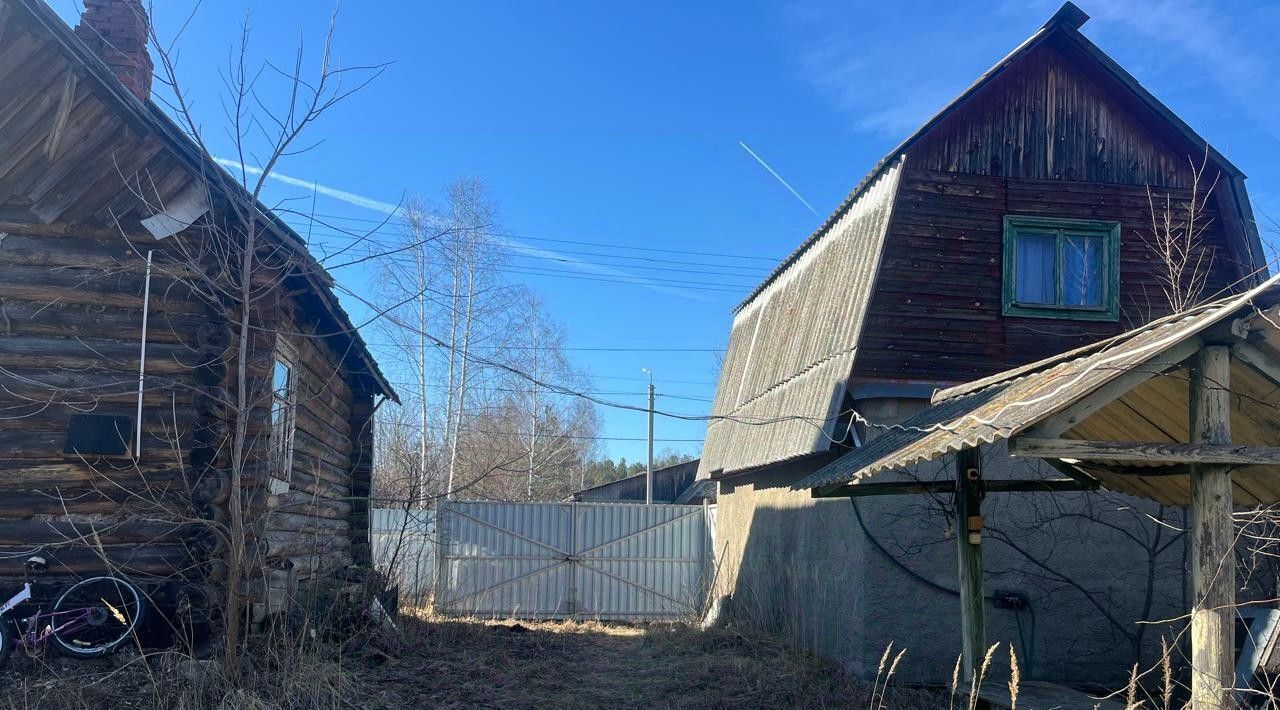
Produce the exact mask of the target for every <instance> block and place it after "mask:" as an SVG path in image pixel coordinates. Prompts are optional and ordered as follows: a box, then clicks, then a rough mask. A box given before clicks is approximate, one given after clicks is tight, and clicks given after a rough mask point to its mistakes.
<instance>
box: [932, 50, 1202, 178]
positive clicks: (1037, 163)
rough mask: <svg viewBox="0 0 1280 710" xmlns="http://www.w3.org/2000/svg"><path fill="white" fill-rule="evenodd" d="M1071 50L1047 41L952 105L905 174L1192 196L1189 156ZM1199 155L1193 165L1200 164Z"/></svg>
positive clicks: (1200, 152)
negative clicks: (1145, 188) (1179, 191)
mask: <svg viewBox="0 0 1280 710" xmlns="http://www.w3.org/2000/svg"><path fill="white" fill-rule="evenodd" d="M1077 55H1078V53H1077V52H1076V51H1074V50H1073V49H1072V48H1071V47H1070V46H1069V45H1066V44H1062V43H1052V42H1046V43H1043V44H1040V45H1038V46H1037V47H1035V48H1033V49H1032V50H1030V51H1029V52H1028V53H1027V54H1026V56H1025V57H1023V58H1022V59H1021V60H1020V61H1018V62H1015V63H1014V64H1012V65H1010V66H1009V67H1007V68H1006V69H1005V70H1004V71H1003V73H1002V74H1001V75H1000V76H998V77H996V78H995V79H994V80H992V81H991V82H990V83H989V84H987V85H986V86H984V87H982V89H980V90H979V91H978V92H977V93H975V94H974V95H973V96H972V97H970V99H969V100H968V101H965V102H964V103H962V104H960V105H958V106H956V107H955V108H954V110H953V111H952V112H951V113H950V114H949V115H948V116H947V117H946V118H945V119H944V120H943V121H941V122H940V123H939V124H938V125H937V126H935V127H933V129H931V130H930V131H928V133H926V134H925V135H923V136H921V137H920V139H919V140H918V141H916V142H915V143H914V144H913V145H912V146H911V147H910V150H909V154H910V156H911V165H912V166H913V167H918V168H923V169H927V170H941V171H945V172H954V173H968V174H974V175H996V176H1006V177H1022V178H1032V179H1040V180H1069V181H1081V182H1097V183H1112V184H1127V185H1152V186H1158V187H1190V186H1191V179H1192V176H1191V165H1190V163H1189V162H1188V150H1187V149H1186V146H1184V145H1182V142H1181V141H1180V140H1178V139H1177V138H1176V137H1175V136H1173V135H1172V134H1171V132H1170V131H1169V129H1167V128H1165V129H1164V130H1163V131H1162V130H1160V128H1159V126H1160V122H1159V121H1152V120H1149V119H1146V118H1145V116H1148V115H1149V113H1150V112H1148V111H1141V110H1140V109H1138V108H1137V104H1136V102H1135V101H1133V100H1132V99H1130V98H1128V97H1127V96H1126V94H1125V93H1124V92H1123V91H1121V90H1119V89H1118V87H1117V86H1116V83H1115V82H1114V81H1111V80H1109V79H1108V78H1107V77H1106V76H1105V75H1104V74H1103V73H1102V72H1100V71H1098V70H1097V68H1096V67H1094V66H1093V64H1092V62H1087V61H1081V60H1080V58H1079V57H1078V56H1077ZM1203 151H1204V146H1198V150H1196V151H1193V152H1192V154H1191V157H1194V158H1196V159H1199V158H1202V157H1203Z"/></svg>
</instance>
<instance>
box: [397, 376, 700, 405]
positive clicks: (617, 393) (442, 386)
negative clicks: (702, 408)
mask: <svg viewBox="0 0 1280 710" xmlns="http://www.w3.org/2000/svg"><path fill="white" fill-rule="evenodd" d="M389 382H390V383H391V384H393V385H395V386H396V387H405V388H407V389H409V390H410V391H412V389H413V388H415V387H422V386H423V383H422V382H408V381H402V380H389ZM426 386H427V387H430V388H431V389H436V390H440V389H448V388H449V385H447V384H441V383H439V382H427V383H426ZM475 389H477V390H480V391H482V392H505V393H508V394H533V393H535V392H541V391H542V390H540V389H515V388H512V387H487V386H484V385H476V386H475ZM578 391H580V392H582V393H583V394H598V395H615V396H622V397H647V396H648V395H649V393H648V392H628V391H625V390H578ZM658 396H659V397H666V398H668V399H680V400H685V401H689V402H714V401H715V400H713V399H711V398H709V397H693V396H690V395H681V394H663V393H661V392H659V393H658Z"/></svg>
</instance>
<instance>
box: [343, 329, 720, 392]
mask: <svg viewBox="0 0 1280 710" xmlns="http://www.w3.org/2000/svg"><path fill="white" fill-rule="evenodd" d="M365 343H366V344H368V345H370V346H376V347H385V348H403V347H414V348H416V347H417V345H416V344H408V345H404V344H397V343H390V342H382V341H377V340H366V341H365ZM472 347H479V348H485V349H489V350H521V351H546V350H563V351H569V352H604V353H720V352H724V350H725V349H724V348H632V347H622V346H618V347H614V346H599V347H567V346H566V347H551V346H547V347H543V346H538V345H473V346H472ZM613 379H618V378H613ZM664 381H665V382H670V383H673V384H706V385H713V384H715V383H714V382H680V381H679V380H664Z"/></svg>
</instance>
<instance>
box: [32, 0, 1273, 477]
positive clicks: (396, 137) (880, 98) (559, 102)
mask: <svg viewBox="0 0 1280 710" xmlns="http://www.w3.org/2000/svg"><path fill="white" fill-rule="evenodd" d="M50 2H51V4H52V5H53V7H54V8H55V9H56V10H57V11H58V12H59V13H61V14H62V15H63V17H64V18H66V19H67V20H68V21H69V22H71V23H72V24H74V21H75V18H76V16H77V15H78V12H79V7H78V3H77V2H76V0H50ZM1058 4H1059V3H1057V2H1026V3H1013V2H1006V3H999V2H996V3H981V4H980V3H954V2H905V3H897V4H890V3H849V2H779V3H769V2H705V3H688V2H679V3H677V2H645V3H621V2H585V1H583V2H545V1H544V2H534V1H532V0H529V1H522V2H485V1H479V0H478V1H473V2H465V3H461V2H390V1H384V0H363V1H362V2H348V3H345V4H343V6H342V7H341V9H340V12H339V15H338V30H337V42H336V55H337V59H338V60H339V61H340V62H341V63H343V64H345V65H353V64H369V63H377V62H388V61H389V62H393V64H392V65H391V66H390V67H389V68H388V69H387V71H386V73H385V74H384V75H383V76H382V77H381V78H380V79H379V80H378V81H377V82H375V83H374V84H373V85H372V86H370V87H369V88H367V89H366V90H364V91H363V92H361V93H359V94H357V95H356V96H355V97H354V98H352V99H351V100H350V101H348V102H347V103H346V104H343V105H341V106H339V107H338V108H337V109H336V110H334V111H333V112H332V113H330V114H328V115H327V116H326V117H325V119H324V120H323V121H322V122H321V123H320V124H318V125H317V126H316V127H315V129H314V132H313V133H312V137H313V138H323V143H322V144H321V145H319V146H318V147H316V148H315V149H314V150H312V151H310V152H307V153H305V154H303V155H299V156H295V157H293V158H290V159H289V160H288V161H287V162H286V163H285V164H283V165H282V166H280V168H279V170H280V172H281V173H283V174H286V175H290V176H295V177H297V178H299V179H301V180H303V181H306V182H311V181H314V182H316V183H319V184H321V185H324V186H327V187H330V188H333V189H335V190H341V191H345V192H348V193H351V194H353V195H359V196H363V197H365V198H368V199H369V200H373V201H381V202H387V203H397V202H399V201H400V200H401V198H402V196H404V195H422V196H425V197H428V198H430V197H435V196H437V195H438V194H439V193H440V191H441V189H442V188H443V187H444V186H445V185H447V184H448V183H449V182H451V181H452V180H454V179H456V178H458V177H462V176H474V177H478V178H481V179H482V180H484V181H485V182H486V183H487V185H488V187H489V188H490V190H491V191H492V193H493V195H494V197H495V198H496V200H497V202H498V204H499V207H500V210H501V224H502V227H503V228H504V231H506V232H509V233H511V234H513V235H516V237H517V238H520V239H523V240H526V241H525V242H524V243H527V244H530V245H533V246H537V247H539V248H543V249H548V250H563V251H579V252H581V251H592V252H596V253H605V254H612V255H615V256H613V257H601V256H590V257H587V256H583V257H581V258H583V259H590V260H594V261H596V262H600V263H609V264H614V265H617V264H630V265H631V266H626V267H623V266H614V267H611V268H621V269H624V270H625V271H626V272H628V273H631V274H634V275H635V276H637V277H642V278H650V279H657V278H662V279H672V280H674V283H671V282H663V285H664V286H667V287H668V288H661V289H659V288H651V287H645V286H637V285H633V284H623V283H611V282H606V281H590V280H585V279H582V278H565V277H566V276H568V277H574V276H578V277H581V276H585V275H590V274H589V272H584V271H582V270H580V269H579V270H575V269H574V268H572V267H565V266H563V265H556V264H550V263H548V262H546V261H545V260H536V259H532V258H530V257H527V256H519V257H517V258H515V260H514V261H513V267H518V270H522V271H527V270H528V268H527V267H540V268H544V269H545V268H556V269H562V270H563V274H561V275H557V276H547V275H541V276H536V275H532V274H528V273H521V274H512V275H511V277H512V278H513V279H522V280H525V281H527V282H528V283H529V284H530V285H531V286H532V287H533V288H534V289H535V290H536V291H537V292H538V293H539V294H541V295H542V296H543V297H544V299H545V300H546V302H547V303H548V305H549V306H550V308H551V309H552V310H553V312H554V313H555V314H556V315H557V317H558V318H559V319H560V320H561V321H562V322H563V323H564V324H565V325H566V327H567V329H568V333H569V344H570V345H571V346H572V347H575V348H583V349H582V350H574V351H573V353H572V354H573V357H574V359H575V361H576V362H578V363H579V364H580V365H581V366H583V367H584V368H586V369H587V370H588V371H590V372H591V373H592V374H593V375H594V376H595V377H596V381H595V388H596V389H597V390H603V391H610V392H624V393H627V394H617V395H610V396H608V397H607V398H608V399H613V400H617V401H624V402H627V403H630V404H640V403H642V402H643V396H641V395H640V393H641V392H642V391H643V389H644V384H643V382H642V381H640V378H642V377H643V373H642V372H641V368H644V367H648V368H650V369H652V370H653V371H654V372H655V373H656V377H657V382H658V385H659V392H660V393H668V394H673V395H679V396H681V397H686V398H690V399H672V398H665V399H662V400H660V402H659V408H660V409H665V410H670V411H676V412H684V413H691V414H700V413H705V412H706V411H707V410H709V408H710V404H709V402H707V401H700V400H709V399H710V398H711V397H712V396H713V395H714V391H715V388H714V384H713V383H714V381H715V379H716V375H717V373H718V359H717V355H716V353H715V352H712V350H714V349H716V348H722V347H723V346H724V345H725V343H726V341H727V338H728V331H729V324H730V309H731V308H732V306H733V305H734V304H735V303H736V302H737V301H738V300H739V299H740V298H741V297H742V296H743V295H745V293H746V292H747V290H748V289H749V288H750V286H751V285H752V284H753V283H754V282H755V281H757V280H758V278H759V277H760V276H761V275H763V272H764V270H765V269H767V268H768V267H769V266H771V263H770V262H769V261H768V260H767V259H776V258H780V257H782V256H784V255H785V254H786V253H787V252H789V251H790V250H791V249H792V248H793V247H794V246H795V245H796V244H798V243H799V242H800V241H801V240H802V239H803V238H804V237H805V236H807V235H808V234H809V233H810V232H811V231H812V230H813V228H814V227H815V226H816V225H817V224H818V223H819V221H820V219H821V218H820V217H818V216H815V215H814V213H813V212H811V211H810V210H809V209H808V208H807V207H806V206H805V205H804V204H803V203H802V202H801V201H800V200H798V199H797V198H796V197H795V196H793V195H792V194H791V193H790V192H789V191H788V190H787V188H786V187H784V186H783V185H782V184H780V183H779V181H778V180H777V179H775V177H774V176H772V175H771V174H770V173H769V172H768V171H766V170H765V169H764V168H763V167H762V166H761V165H760V164H759V163H758V162H757V161H756V160H755V159H753V157H752V156H751V155H749V154H748V153H747V151H745V150H744V149H743V148H742V146H741V145H740V142H741V143H745V144H746V145H747V146H749V147H750V148H751V150H752V151H754V152H755V153H756V154H758V155H759V156H760V157H761V158H762V159H763V160H765V161H767V162H768V163H769V164H770V165H771V166H772V168H773V169H774V170H775V171H776V172H777V173H778V174H780V175H781V176H782V177H784V178H785V179H786V181H787V182H788V183H789V184H790V185H791V186H792V187H793V188H794V189H795V190H796V191H797V192H798V193H799V194H800V195H802V196H803V198H804V200H805V201H807V202H809V203H810V204H812V205H813V206H814V207H815V208H816V210H817V212H818V213H820V214H823V215H825V214H826V213H827V212H828V211H829V210H831V209H832V208H833V207H834V206H835V205H836V204H837V203H838V202H839V201H840V200H841V199H842V198H843V197H844V196H845V194H846V193H847V191H848V190H849V189H851V188H852V187H853V185H854V184H855V183H857V181H858V180H859V179H860V178H861V177H862V176H863V175H864V174H865V173H866V172H867V171H868V170H869V169H870V168H871V166H872V165H873V164H874V163H875V161H876V160H878V159H879V158H881V157H883V155H884V154H885V153H886V152H887V151H888V150H889V149H891V148H892V147H893V146H894V145H896V144H897V143H898V142H899V141H900V140H901V139H902V138H903V137H905V135H906V134H907V133H909V132H910V131H911V130H913V129H914V128H915V127H916V126H918V125H919V124H920V123H921V122H923V121H924V120H925V119H926V118H928V117H929V116H930V115H931V114H932V113H933V112H934V111H936V110H937V109H939V108H941V107H942V106H943V105H944V104H946V103H947V102H948V101H949V100H950V99H951V98H952V97H954V96H955V95H956V94H958V93H959V92H960V91H961V90H963V89H964V88H965V87H966V86H967V85H968V84H969V83H971V82H972V81H973V80H974V79H975V78H976V77H977V76H978V75H979V74H980V73H981V72H983V71H984V70H985V69H987V68H988V67H989V66H990V65H992V64H993V63H995V62H996V61H997V60H998V59H1000V57H1002V56H1003V55H1005V54H1006V53H1008V51H1009V50H1011V49H1012V48H1013V47H1014V46H1016V45H1017V44H1018V43H1019V42H1021V41H1022V40H1023V39H1025V38H1026V37H1027V36H1028V35H1030V34H1031V33H1032V32H1033V31H1034V30H1035V29H1036V28H1037V27H1039V25H1040V24H1042V23H1043V22H1044V21H1045V20H1046V19H1047V18H1048V17H1049V16H1050V15H1051V14H1052V13H1053V12H1054V10H1056V9H1057V7H1058ZM1079 4H1080V5H1081V7H1082V8H1083V9H1084V10H1085V11H1086V12H1088V13H1089V14H1090V15H1092V16H1093V19H1092V20H1090V21H1089V23H1088V24H1086V25H1085V27H1084V32H1085V34H1087V35H1088V36H1089V37H1091V38H1092V39H1093V40H1094V41H1095V42H1096V43H1097V44H1099V45H1100V46H1101V47H1102V48H1103V49H1104V50H1105V51H1107V52H1108V53H1110V54H1111V55H1112V56H1113V57H1114V58H1115V59H1116V60H1117V61H1119V62H1120V63H1121V64H1122V65H1123V66H1125V67H1126V68H1127V69H1128V70H1129V71H1130V72H1131V73H1132V74H1134V75H1135V76H1136V77H1137V78H1138V79H1139V80H1140V81H1141V82H1142V83H1143V84H1144V85H1146V86H1147V87H1148V88H1149V89H1151V90H1152V91H1153V92H1154V93H1155V94H1156V95H1157V96H1158V97H1160V98H1161V99H1162V100H1163V101H1165V102H1166V103H1167V104H1168V105H1169V106H1170V107H1171V108H1173V110H1174V111H1176V112H1178V113H1179V114H1180V115H1181V116H1182V117H1183V119H1184V120H1186V121H1187V122H1188V123H1189V124H1191V126H1192V127H1194V128H1195V129H1196V130H1197V131H1199V132H1200V133H1201V134H1202V135H1204V136H1206V137H1207V138H1208V139H1209V140H1210V141H1211V142H1212V143H1214V144H1215V146H1217V147H1218V148H1219V149H1220V150H1222V151H1223V152H1224V153H1225V154H1226V155H1227V156H1228V157H1230V158H1231V159H1232V160H1233V161H1234V162H1235V163H1236V164H1237V165H1239V166H1240V167H1241V168H1242V169H1243V170H1244V171H1245V172H1246V173H1247V174H1248V175H1249V176H1250V179H1249V181H1248V185H1249V189H1250V193H1251V196H1252V198H1253V200H1254V203H1255V209H1256V210H1257V211H1258V212H1259V220H1260V221H1265V217H1264V215H1275V216H1277V218H1280V160H1278V158H1280V92H1277V91H1276V88H1277V86H1278V83H1277V79H1280V50H1277V49H1276V43H1275V42H1274V37H1273V36H1271V35H1272V29H1271V28H1274V27H1277V26H1280V22H1277V21H1278V20H1280V7H1263V6H1261V4H1255V3H1245V2H1222V3H1208V2H1197V1H1195V0H1165V1H1157V2H1148V3H1142V4H1140V5H1139V4H1137V3H1134V4H1127V3H1120V2H1091V1H1090V0H1081V1H1080V2H1079ZM157 6H158V9H157V10H156V18H155V20H156V23H157V27H158V28H159V31H160V34H161V36H162V37H169V36H173V34H174V32H175V30H176V28H177V26H178V24H179V23H180V22H181V21H183V20H184V19H185V18H186V16H187V14H188V13H189V12H190V8H191V7H192V4H191V2H189V1H188V0H165V2H162V3H157ZM331 9H332V6H331V5H329V4H327V3H324V2H316V1H314V0H306V1H304V0H273V1H272V2H263V1H261V0H217V2H211V1H206V2H204V3H203V4H202V5H201V6H200V7H199V8H198V9H197V11H196V15H195V22H194V23H193V25H192V28H193V29H191V30H189V31H188V32H187V34H185V35H184V36H183V37H182V38H181V40H180V41H179V43H178V47H179V48H180V55H179V72H180V75H181V76H182V77H183V81H184V83H185V85H186V87H187V90H188V91H189V92H190V93H191V94H192V95H193V96H194V97H195V98H196V104H195V110H196V112H197V114H198V115H199V116H200V117H201V120H202V122H204V124H205V126H206V130H207V132H208V135H209V137H210V140H211V142H212V143H213V145H214V150H215V151H217V150H219V148H225V147H226V146H227V145H228V143H227V141H226V139H225V138H224V137H223V136H222V135H221V132H220V130H221V125H222V116H221V109H220V107H219V103H218V93H219V91H220V90H221V78H220V75H219V71H220V70H221V69H223V68H224V67H225V66H226V63H227V59H228V57H229V54H230V51H231V48H232V46H233V44H234V42H235V40H236V37H237V35H238V27H239V23H240V22H241V20H242V18H243V17H244V13H245V12H246V11H249V13H250V14H249V22H250V24H251V26H252V35H251V45H252V49H251V52H252V54H253V55H254V56H255V57H256V58H258V59H259V60H261V59H268V58H269V59H272V60H274V61H277V62H288V61H289V60H290V58H291V56H292V52H293V50H294V48H295V47H296V46H297V44H298V41H299V38H302V39H304V40H305V41H306V43H307V46H308V48H309V49H311V50H312V57H311V58H312V59H313V60H314V59H315V56H314V55H315V50H317V49H318V46H319V43H320V38H321V37H322V36H323V32H324V29H325V26H326V23H327V22H328V19H329V12H330V11H331ZM272 190H273V192H272V194H271V196H270V197H272V198H273V199H283V198H288V197H292V196H297V195H309V194H310V191H309V190H306V189H303V188H299V187H296V186H290V185H286V184H283V183H275V184H273V186H272ZM353 202H359V200H345V201H344V200H341V199H335V198H332V197H326V196H319V197H318V198H317V204H316V212H317V213H320V214H327V215H336V219H338V220H349V222H348V223H349V224H352V225H359V224H362V222H360V221H359V220H370V219H379V218H380V217H381V215H380V214H379V213H378V212H377V210H376V209H369V208H368V205H366V206H360V205H358V204H353ZM1265 232H1266V226H1265V225H1264V237H1265V236H1266V234H1265ZM553 239H555V240H569V241H574V242H592V243H594V245H591V246H589V245H582V244H569V243H568V242H567V241H559V242H556V241H546V240H553ZM320 241H323V238H321V239H320ZM601 245H607V246H601ZM321 246H322V247H323V246H324V245H323V244H322V245H321ZM628 248H629V249H628ZM635 248H652V249H662V250H668V251H662V252H657V251H653V252H644V251H636V250H635ZM674 252H699V253H698V254H690V253H685V254H680V253H674ZM624 256H644V257H649V258H652V259H658V260H660V261H651V262H643V261H638V260H636V259H625V258H621V257H624ZM738 257H756V258H738ZM758 257H764V259H760V258H758ZM681 262H683V263H681ZM708 264H710V265H711V266H708ZM659 268H662V269H668V270H666V271H658V270H657V269H659ZM598 271H599V270H597V272H598ZM336 276H337V277H338V278H339V279H340V280H341V281H343V282H344V283H345V284H347V285H349V286H350V287H352V288H354V289H357V290H366V289H368V288H370V287H371V284H370V283H369V278H368V274H366V273H363V272H360V271H359V270H358V269H348V270H341V271H339V272H338V273H337V274H336ZM595 276H596V277H597V278H601V277H600V275H599V273H596V274H595ZM682 281H687V284H688V285H689V286H693V287H697V289H698V290H694V289H685V290H682V291H679V292H673V291H672V290H671V288H669V287H672V286H678V285H679V283H680V282H682ZM711 289H723V290H711ZM345 301H346V303H347V305H348V307H349V308H350V309H351V310H352V311H353V313H354V314H355V315H356V317H357V320H359V319H360V315H361V312H362V311H363V309H362V308H360V306H359V304H356V303H351V302H350V299H345ZM369 339H370V340H374V341H375V342H376V340H377V338H376V337H375V336H369ZM590 348H635V349H651V350H647V351H644V352H640V351H634V352H633V351H628V352H617V351H610V352H605V351H599V350H591V349H590ZM675 349H683V350H682V351H672V350H675ZM601 414H602V415H603V420H604V424H605V426H604V431H603V432H602V434H603V435H604V436H606V437H612V438H614V439H628V438H641V437H643V436H644V431H645V419H644V416H643V415H642V414H638V413H634V412H625V411H618V410H609V409H602V410H601ZM657 429H658V438H659V440H660V441H659V444H658V447H659V448H664V447H668V446H669V447H671V448H676V449H678V450H681V451H690V452H691V451H695V450H696V449H697V448H698V444H697V443H696V441H666V442H664V441H661V440H663V439H667V440H678V439H692V440H698V439H700V438H701V437H702V434H703V430H704V425H703V424H702V423H701V422H684V421H679V420H673V419H666V418H661V417H660V418H659V420H658V425H657ZM603 443H604V444H605V450H606V452H607V453H609V454H611V455H613V456H625V457H626V458H628V459H629V460H637V459H639V458H641V457H642V456H643V444H642V443H640V442H638V441H622V440H609V441H605V442H603Z"/></svg>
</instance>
